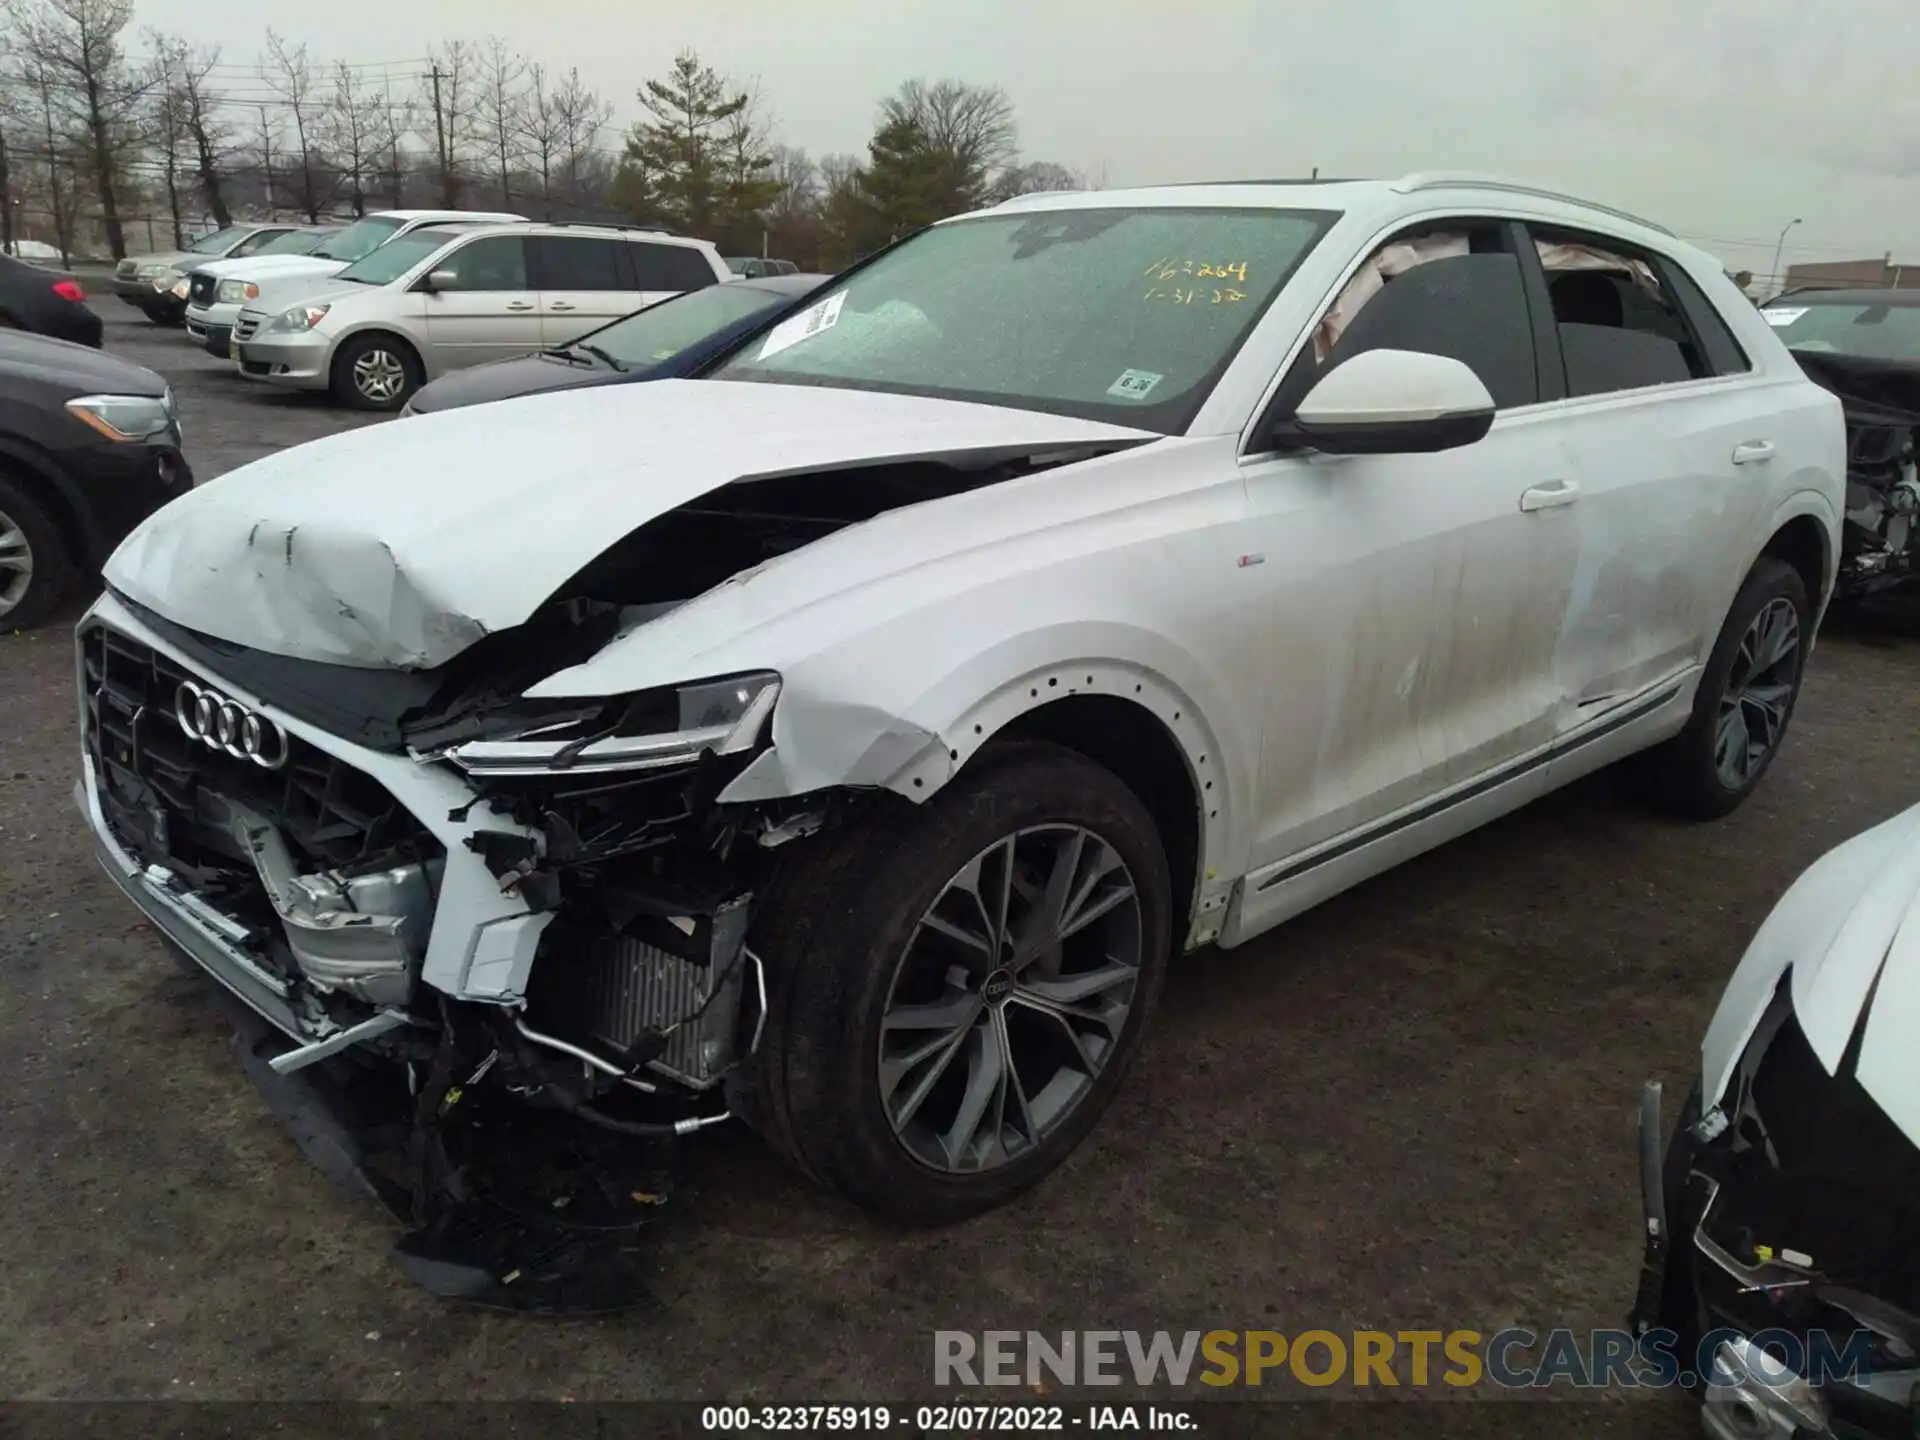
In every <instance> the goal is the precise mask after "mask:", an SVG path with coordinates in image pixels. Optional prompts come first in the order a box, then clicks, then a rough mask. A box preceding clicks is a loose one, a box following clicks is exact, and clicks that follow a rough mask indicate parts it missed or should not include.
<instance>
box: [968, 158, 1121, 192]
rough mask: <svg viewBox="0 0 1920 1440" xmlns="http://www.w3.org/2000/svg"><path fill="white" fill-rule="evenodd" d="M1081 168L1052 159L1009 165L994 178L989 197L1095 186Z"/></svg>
mask: <svg viewBox="0 0 1920 1440" xmlns="http://www.w3.org/2000/svg"><path fill="white" fill-rule="evenodd" d="M1098 188H1099V187H1098V186H1095V185H1089V184H1088V183H1087V182H1086V180H1085V179H1084V178H1083V177H1082V176H1081V175H1080V174H1079V172H1078V171H1074V170H1069V169H1068V168H1067V167H1066V166H1065V165H1056V164H1055V163H1054V162H1053V161H1051V160H1032V161H1029V162H1027V163H1026V164H1024V165H1010V166H1008V167H1007V168H1006V169H1005V170H1002V171H1001V172H1000V174H999V175H998V176H997V177H996V178H995V180H994V182H993V186H992V189H991V191H990V192H989V194H988V198H989V199H991V200H1011V199H1012V198H1013V197H1014V196H1016V195H1035V194H1038V193H1040V192H1041V191H1043V190H1095V189H1098Z"/></svg>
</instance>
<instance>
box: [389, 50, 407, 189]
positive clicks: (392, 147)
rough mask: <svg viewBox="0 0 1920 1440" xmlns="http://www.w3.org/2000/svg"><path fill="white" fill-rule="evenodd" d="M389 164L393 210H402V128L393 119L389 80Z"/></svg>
mask: <svg viewBox="0 0 1920 1440" xmlns="http://www.w3.org/2000/svg"><path fill="white" fill-rule="evenodd" d="M387 163H388V165H389V166H390V167H391V168H390V169H389V170H388V172H387V181H388V183H389V184H390V185H391V186H392V187H393V208H394V209H395V210H398V209H399V208H400V204H401V201H402V200H403V198H404V197H403V195H402V194H401V188H400V186H401V171H400V126H399V124H398V123H397V122H396V121H395V120H394V118H393V80H392V79H391V78H389V79H388V80H387Z"/></svg>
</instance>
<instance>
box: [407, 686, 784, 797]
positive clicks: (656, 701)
mask: <svg viewBox="0 0 1920 1440" xmlns="http://www.w3.org/2000/svg"><path fill="white" fill-rule="evenodd" d="M779 698H780V677H779V676H778V675H776V674H774V673H773V672H772V671H758V672H755V673H753V674H748V675H731V676H725V677H722V678H720V679H717V680H701V681H696V682H694V683H692V684H687V685H675V686H669V687H666V688H663V689H659V690H643V691H640V692H638V693H636V694H632V695H619V696H614V697H612V698H610V699H605V700H591V699H587V700H522V701H519V702H517V703H516V704H514V705H513V706H511V707H508V708H506V709H503V710H502V711H499V712H496V713H495V715H494V716H492V717H490V718H489V719H488V720H487V721H486V722H484V732H483V734H482V735H481V736H480V737H479V738H476V739H472V740H466V741H462V742H461V743H458V744H455V745H452V746H450V747H449V748H448V749H447V750H446V751H445V755H446V758H447V759H449V760H451V761H453V763H454V764H456V765H458V766H460V768H461V769H463V770H466V771H467V772H469V773H470V774H488V775H547V774H554V773H586V772H592V771H600V770H658V769H665V768H668V767H670V766H675V765H685V764H690V763H691V762H693V761H695V760H697V759H699V758H700V756H701V754H702V753H703V752H705V751H708V750H711V751H713V752H714V753H715V754H716V755H733V754H738V753H739V752H741V751H743V750H750V749H752V748H753V747H754V746H755V745H756V744H758V743H759V740H760V736H761V732H762V731H764V730H765V728H766V723H767V717H768V716H770V715H771V714H772V713H773V706H774V702H775V701H776V700H778V699H779Z"/></svg>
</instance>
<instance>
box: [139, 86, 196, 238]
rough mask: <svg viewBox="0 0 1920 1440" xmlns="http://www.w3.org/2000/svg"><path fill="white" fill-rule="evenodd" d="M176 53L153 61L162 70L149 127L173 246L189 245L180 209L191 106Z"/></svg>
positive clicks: (153, 93) (151, 100)
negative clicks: (175, 66)
mask: <svg viewBox="0 0 1920 1440" xmlns="http://www.w3.org/2000/svg"><path fill="white" fill-rule="evenodd" d="M172 58H173V57H172V56H171V55H169V54H168V53H167V52H166V51H164V50H162V51H159V52H157V53H156V54H155V55H154V57H153V62H152V63H153V65H154V67H155V69H156V71H157V72H158V74H157V78H156V80H155V82H154V85H153V89H152V90H151V91H150V92H149V101H148V103H149V107H150V115H149V120H148V129H149V132H150V133H151V134H152V136H153V147H154V153H155V155H156V156H157V157H158V163H159V167H160V184H161V188H162V189H163V190H165V191H166V195H167V217H168V218H169V219H170V220H171V221H172V222H173V248H174V249H176V250H184V249H186V248H187V229H186V225H185V224H184V223H183V219H182V216H181V213H180V189H181V181H182V178H183V175H184V174H185V173H186V170H187V162H186V147H187V145H188V144H189V143H190V141H189V137H188V133H187V107H186V100H185V97H184V96H183V95H182V94H181V93H180V90H179V87H178V86H177V85H176V84H175V83H174V79H173V75H172V73H171V68H170V67H171V62H172Z"/></svg>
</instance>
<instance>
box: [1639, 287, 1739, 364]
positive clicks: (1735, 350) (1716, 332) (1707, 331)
mask: <svg viewBox="0 0 1920 1440" xmlns="http://www.w3.org/2000/svg"><path fill="white" fill-rule="evenodd" d="M1660 275H1661V278H1662V279H1664V280H1665V281H1666V282H1667V285H1668V287H1669V288H1670V289H1671V290H1672V291H1673V298H1674V299H1675V300H1677V301H1679V302H1680V308H1681V310H1683V311H1684V312H1686V316H1687V319H1689V320H1691V321H1692V322H1693V329H1694V333H1695V334H1697V335H1699V337H1700V344H1701V345H1702V347H1704V348H1705V350H1706V352H1707V363H1708V364H1709V365H1711V366H1712V367H1713V373H1714V374H1716V375H1744V374H1746V373H1747V372H1748V371H1749V370H1751V369H1753V361H1751V360H1749V359H1748V358H1747V352H1746V351H1745V350H1742V349H1741V348H1740V342H1739V341H1738V340H1736V339H1734V338H1733V331H1732V330H1731V329H1729V328H1728V326H1727V322H1726V320H1725V319H1724V318H1722V316H1721V314H1720V309H1719V307H1718V306H1717V305H1715V304H1714V303H1713V302H1712V301H1711V300H1709V299H1707V297H1706V295H1705V294H1703V293H1702V292H1701V289H1700V287H1699V286H1698V285H1696V284H1695V283H1694V281H1693V277H1692V276H1691V275H1689V274H1687V272H1686V271H1684V270H1682V269H1681V268H1680V267H1679V266H1678V265H1674V264H1671V263H1663V264H1662V265H1661V266H1660ZM1742 303H1745V302H1744V301H1743V302H1742Z"/></svg>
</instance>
